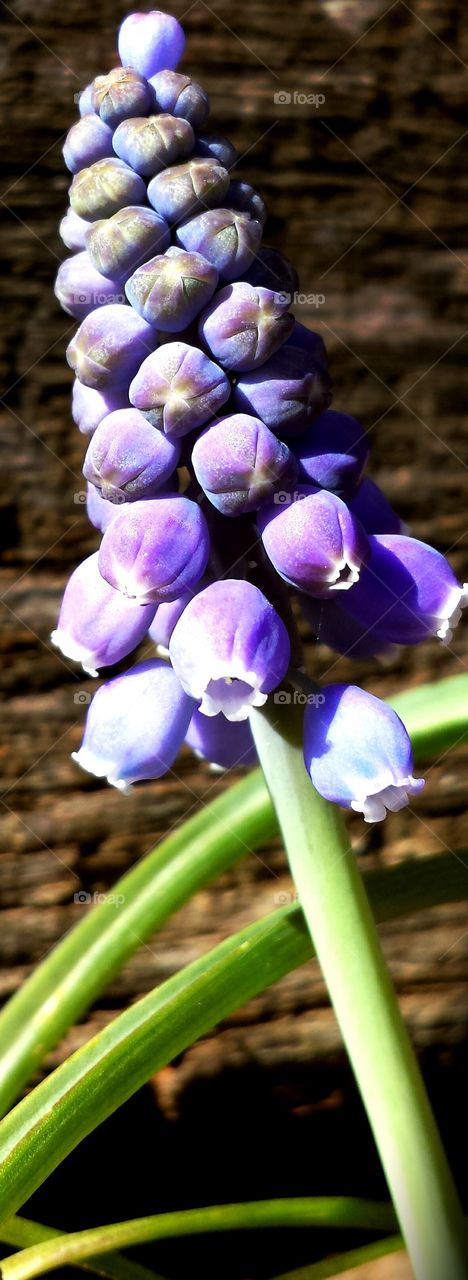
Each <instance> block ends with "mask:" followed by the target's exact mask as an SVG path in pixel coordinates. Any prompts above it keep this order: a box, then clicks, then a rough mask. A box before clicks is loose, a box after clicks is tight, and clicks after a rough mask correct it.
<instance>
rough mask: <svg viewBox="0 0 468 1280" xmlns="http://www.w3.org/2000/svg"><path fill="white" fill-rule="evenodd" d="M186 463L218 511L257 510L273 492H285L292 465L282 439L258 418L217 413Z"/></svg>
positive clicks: (291, 479)
mask: <svg viewBox="0 0 468 1280" xmlns="http://www.w3.org/2000/svg"><path fill="white" fill-rule="evenodd" d="M192 466H193V469H194V472H195V475H196V477H197V480H198V481H199V484H201V487H202V489H203V490H204V492H205V494H206V496H207V498H209V500H210V502H211V503H212V504H213V506H214V507H216V508H217V510H218V511H221V513H222V515H224V516H239V515H244V514H245V513H247V512H249V511H257V510H258V508H259V507H261V506H262V505H263V503H265V502H271V500H272V498H273V496H274V494H275V493H276V492H277V491H278V490H280V491H281V492H282V491H283V490H286V491H287V493H288V494H289V493H290V492H291V490H292V489H293V488H294V485H295V482H296V479H297V465H296V462H295V460H294V458H293V456H292V454H291V452H290V450H289V449H288V446H287V445H286V444H283V443H282V441H280V440H278V439H277V437H276V436H274V435H273V432H272V431H269V429H268V427H266V426H265V424H264V423H263V422H260V420H259V418H249V417H248V415H247V414H245V413H236V414H233V415H232V416H231V417H227V418H219V420H218V421H217V422H212V423H210V425H209V426H208V427H206V428H205V430H204V431H202V432H201V435H199V436H198V439H197V440H196V441H195V444H194V446H193V451H192Z"/></svg>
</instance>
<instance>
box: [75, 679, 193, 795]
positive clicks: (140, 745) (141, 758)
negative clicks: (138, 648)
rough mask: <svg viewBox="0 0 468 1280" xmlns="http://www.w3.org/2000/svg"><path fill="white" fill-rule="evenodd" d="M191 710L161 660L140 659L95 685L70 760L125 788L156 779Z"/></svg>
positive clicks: (179, 743) (180, 740)
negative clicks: (78, 744)
mask: <svg viewBox="0 0 468 1280" xmlns="http://www.w3.org/2000/svg"><path fill="white" fill-rule="evenodd" d="M193 710H194V705H193V702H192V700H191V698H188V697H187V695H186V694H185V693H184V692H183V690H182V689H181V687H180V684H179V681H178V680H177V677H176V676H175V675H174V672H173V670H172V667H170V666H169V665H168V663H167V662H160V661H158V659H157V658H154V659H150V660H149V661H148V662H141V663H140V664H139V665H138V666H137V667H132V669H131V670H130V671H126V672H125V674H124V675H122V676H116V678H115V679H114V680H109V681H108V682H107V684H103V685H101V688H100V689H98V691H97V693H96V695H95V697H94V698H93V701H92V703H91V706H90V708H89V711H88V716H87V720H86V728H85V733H84V738H83V743H82V746H81V747H80V750H79V751H77V752H73V756H72V759H73V760H76V763H77V764H79V765H80V766H81V768H82V769H86V770H87V772H88V773H93V774H94V775H95V777H96V778H107V781H108V782H110V783H111V786H113V787H117V788H118V790H119V791H124V792H128V790H129V788H130V786H131V784H132V782H141V781H143V780H144V779H146V778H160V777H161V776H162V774H163V773H166V772H167V770H168V769H170V768H171V765H172V764H173V762H174V760H175V758H176V755H177V754H178V752H179V750H180V748H181V746H182V743H183V740H184V737H185V734H186V732H187V729H188V725H189V723H190V717H191V715H192V712H193Z"/></svg>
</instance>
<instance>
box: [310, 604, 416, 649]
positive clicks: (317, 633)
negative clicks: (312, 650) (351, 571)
mask: <svg viewBox="0 0 468 1280" xmlns="http://www.w3.org/2000/svg"><path fill="white" fill-rule="evenodd" d="M347 599H348V597H347V596H346V595H340V596H337V594H336V593H335V595H334V596H331V595H329V596H328V597H327V599H326V600H323V599H317V597H314V596H306V595H303V594H302V592H301V594H300V595H299V605H300V608H301V612H302V614H303V615H304V618H305V620H306V622H307V623H308V625H309V627H310V630H311V632H312V635H313V637H314V639H315V640H316V642H317V644H326V645H328V648H329V649H333V650H334V651H335V653H341V654H344V655H345V657H347V658H351V659H352V660H353V662H355V661H357V660H358V659H359V658H379V657H380V658H381V660H382V661H383V662H385V661H386V660H387V659H390V658H392V657H393V656H394V654H395V653H396V652H398V649H397V646H396V645H391V644H389V642H388V640H387V639H386V637H385V635H384V636H382V635H381V634H380V632H379V629H378V627H366V625H365V623H363V622H359V621H358V619H357V618H354V617H353V615H352V614H351V613H350V612H349V609H347V608H346V600H347Z"/></svg>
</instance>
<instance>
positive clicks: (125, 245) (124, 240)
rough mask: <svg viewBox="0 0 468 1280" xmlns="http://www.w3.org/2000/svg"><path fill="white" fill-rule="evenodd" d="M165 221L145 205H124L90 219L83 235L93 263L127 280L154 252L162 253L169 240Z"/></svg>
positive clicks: (111, 274)
mask: <svg viewBox="0 0 468 1280" xmlns="http://www.w3.org/2000/svg"><path fill="white" fill-rule="evenodd" d="M170 238H171V237H170V232H169V227H168V225H167V222H165V220H164V218H162V217H161V216H160V214H159V213H155V212H154V210H153V209H148V208H145V206H144V205H126V206H125V208H124V209H119V210H118V211H117V213H114V214H112V217H111V218H103V219H101V220H100V221H99V222H93V223H92V225H91V227H90V228H89V231H88V235H87V237H86V247H87V250H88V253H89V256H90V258H91V261H92V263H93V264H94V266H95V267H96V269H97V270H98V271H101V272H102V274H103V275H104V276H109V277H111V278H113V279H114V280H120V281H124V280H128V277H129V275H131V273H132V271H135V269H136V267H137V266H139V265H140V263H142V262H144V261H145V259H146V258H149V257H150V256H151V255H152V254H154V253H164V250H165V249H167V246H168V244H170Z"/></svg>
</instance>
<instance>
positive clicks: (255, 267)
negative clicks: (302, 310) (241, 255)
mask: <svg viewBox="0 0 468 1280" xmlns="http://www.w3.org/2000/svg"><path fill="white" fill-rule="evenodd" d="M243 276H244V280H247V281H248V283H249V284H252V285H253V286H254V288H258V287H260V288H262V289H272V290H273V293H283V294H284V295H285V300H286V302H288V303H289V304H290V305H291V303H293V302H294V295H295V294H296V293H297V290H298V288H299V278H298V275H297V271H296V270H295V268H294V267H293V265H292V262H289V260H288V258H285V257H284V256H283V254H282V253H279V251H278V249H271V248H270V246H269V245H267V244H264V245H261V246H260V248H259V250H258V253H257V254H256V256H255V260H254V262H253V263H252V266H251V267H249V270H248V271H247V272H243ZM302 327H303V326H302V325H301V328H302Z"/></svg>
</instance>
